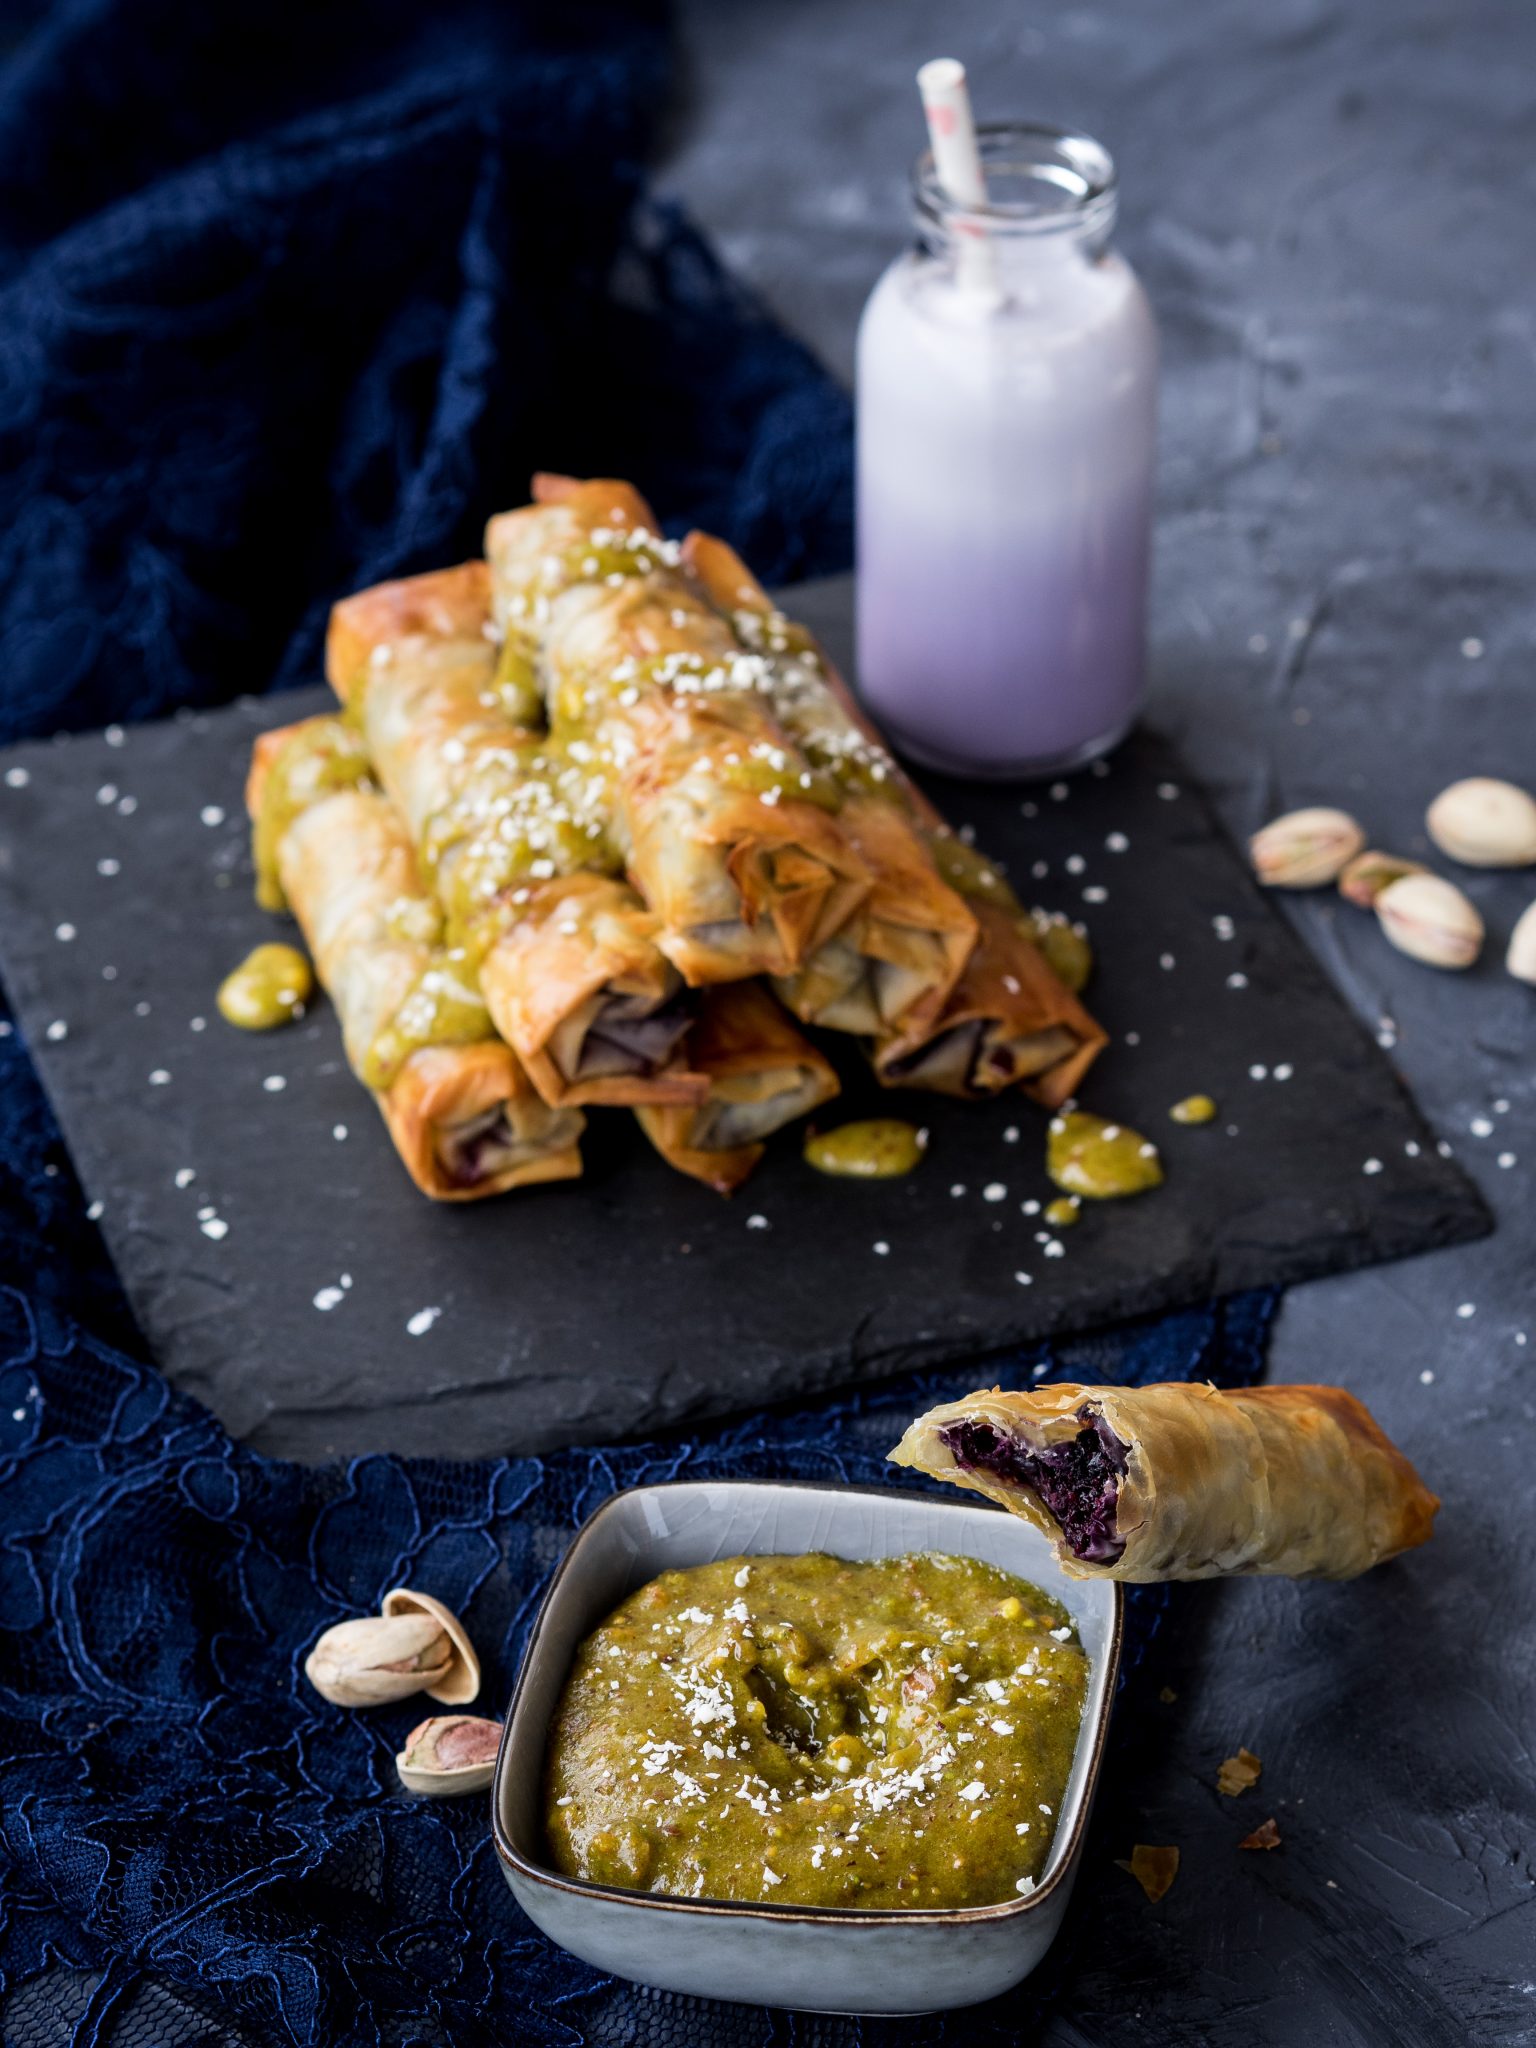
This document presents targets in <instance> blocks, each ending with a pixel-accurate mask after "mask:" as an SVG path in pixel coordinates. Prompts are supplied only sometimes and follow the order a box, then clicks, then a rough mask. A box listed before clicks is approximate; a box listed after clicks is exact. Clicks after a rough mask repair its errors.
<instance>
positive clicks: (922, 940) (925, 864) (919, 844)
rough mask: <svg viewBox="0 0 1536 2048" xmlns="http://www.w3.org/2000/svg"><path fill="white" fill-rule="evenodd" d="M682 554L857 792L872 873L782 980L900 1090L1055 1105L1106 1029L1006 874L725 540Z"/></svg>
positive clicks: (855, 818)
mask: <svg viewBox="0 0 1536 2048" xmlns="http://www.w3.org/2000/svg"><path fill="white" fill-rule="evenodd" d="M683 556H684V560H685V561H686V562H687V563H688V564H689V565H690V566H691V567H692V568H693V569H694V571H695V573H696V574H697V575H698V576H699V578H700V581H701V584H702V585H703V587H704V588H705V589H706V590H707V591H708V593H709V595H710V597H711V599H712V600H713V602H714V603H715V604H716V605H717V606H719V608H720V609H721V610H722V611H723V612H724V613H725V614H726V615H727V617H728V618H729V619H730V621H731V623H732V626H733V628H734V630H735V631H736V633H737V634H738V636H739V637H740V638H741V639H742V640H743V642H744V643H745V644H746V645H747V646H748V647H750V648H752V649H754V650H757V651H759V652H760V653H761V654H762V656H763V657H764V658H765V661H766V664H767V670H768V683H767V687H768V689H769V693H770V696H771V699H772V702H773V705H774V710H775V713H776V715H777V717H778V719H779V722H780V723H781V724H782V725H783V726H784V728H785V730H786V731H787V732H788V733H789V734H790V735H791V737H792V738H793V739H794V740H795V742H796V744H797V745H798V746H799V747H800V749H801V750H802V752H803V753H804V754H805V756H806V758H807V759H808V760H809V761H810V762H811V763H812V765H813V766H814V767H815V768H817V769H818V770H821V771H823V772H825V773H827V774H828V775H830V776H831V777H832V778H833V779H834V781H835V782H836V783H837V785H838V786H839V787H840V788H841V789H842V791H843V792H844V801H843V808H842V810H841V811H840V812H839V820H838V821H839V823H840V824H841V825H842V826H843V829H844V832H845V833H846V835H847V836H848V838H849V840H850V841H851V843H852V844H853V845H854V847H855V848H856V850H857V851H858V852H859V854H860V856H861V858H862V859H863V860H864V862H865V865H866V866H867V867H868V868H869V870H870V872H871V874H872V876H873V877H874V878H875V879H874V886H873V888H872V890H871V893H870V895H869V897H868V898H866V900H865V902H864V903H863V904H862V905H861V906H860V907H859V909H858V910H857V911H855V913H854V915H853V917H852V918H850V920H849V922H848V924H847V925H846V926H845V927H844V928H843V930H842V931H841V932H839V933H838V934H837V936H836V937H835V938H834V939H833V940H832V941H831V942H829V944H827V945H826V946H825V947H823V948H822V950H821V952H820V953H819V954H818V955H816V956H815V957H813V958H812V959H811V960H809V961H808V962H807V963H806V965H805V967H804V968H803V969H801V970H800V972H799V974H798V975H796V976H795V977H793V978H789V979H781V980H779V981H777V982H776V984H775V986H776V987H777V989H778V992H779V994H780V996H781V997H783V999H784V1000H785V1001H786V1002H787V1003H788V1004H789V1007H790V1008H791V1009H792V1010H793V1011H794V1012H795V1014H796V1016H798V1017H800V1018H801V1019H802V1020H803V1021H805V1022H807V1023H820V1024H827V1025H831V1026H833V1027H834V1028H837V1029H843V1030H854V1031H859V1032H862V1033H865V1034H866V1035H868V1036H870V1037H872V1038H873V1039H874V1041H875V1048H874V1059H875V1070H876V1072H877V1073H878V1074H879V1076H880V1078H881V1080H882V1081H885V1082H887V1083H888V1084H889V1085H890V1086H892V1087H901V1088H924V1089H930V1090H933V1091H935V1092H937V1093H940V1094H946V1095H962V1096H977V1095H991V1094H995V1093H997V1091H998V1090H1000V1089H1003V1088H1009V1087H1012V1086H1014V1085H1015V1084H1021V1085H1022V1086H1023V1087H1024V1088H1025V1090H1026V1092H1028V1093H1029V1094H1031V1095H1033V1096H1035V1097H1036V1099H1037V1100H1039V1101H1041V1102H1043V1103H1045V1104H1046V1105H1047V1106H1048V1107H1051V1108H1055V1107H1056V1106H1057V1104H1059V1103H1061V1102H1064V1101H1065V1100H1066V1099H1067V1097H1068V1096H1069V1095H1071V1094H1073V1093H1074V1092H1075V1090H1076V1089H1077V1087H1078V1084H1079V1083H1080V1082H1081V1080H1082V1078H1083V1076H1084V1074H1085V1073H1086V1072H1087V1070H1088V1068H1089V1067H1090V1066H1091V1065H1092V1063H1093V1061H1094V1060H1095V1059H1096V1058H1097V1056H1098V1054H1099V1052H1100V1050H1101V1049H1102V1047H1103V1046H1104V1044H1105V1042H1106V1041H1105V1035H1104V1033H1103V1031H1102V1030H1101V1029H1100V1027H1099V1026H1098V1024H1097V1023H1095V1021H1094V1020H1093V1018H1092V1017H1090V1016H1089V1014H1088V1012H1087V1011H1086V1010H1085V1009H1084V1008H1083V1006H1082V1004H1081V1003H1079V1002H1078V1001H1077V1000H1076V998H1075V997H1074V996H1072V995H1071V994H1070V993H1069V992H1068V991H1067V990H1066V989H1064V988H1063V987H1062V986H1061V984H1060V982H1059V981H1058V979H1057V977H1056V975H1055V974H1054V973H1053V972H1052V970H1051V968H1050V965H1049V963H1048V962H1047V961H1046V960H1045V959H1044V957H1043V955H1042V954H1041V953H1040V951H1039V949H1038V947H1037V945H1036V943H1035V940H1034V938H1033V937H1032V935H1031V932H1030V929H1029V926H1028V924H1027V922H1026V920H1025V914H1024V910H1023V907H1022V905H1020V903H1019V902H1018V900H1017V898H1016V897H1015V896H1014V894H1013V891H1012V890H1011V889H1010V888H1009V886H1008V884H1007V882H1006V881H1005V880H1004V879H1003V877H1002V875H1001V874H1000V873H999V871H998V870H997V869H996V868H994V867H993V866H992V865H991V863H990V862H988V861H987V860H985V859H984V858H983V857H982V856H981V855H979V854H977V853H975V852H973V851H972V849H970V848H969V847H967V846H966V845H965V844H964V843H963V842H962V841H961V840H959V839H958V838H957V837H956V836H955V835H954V833H952V832H951V831H950V829H949V827H948V826H947V825H946V824H945V822H944V820H943V819H942V818H941V817H940V815H939V813H938V812H937V811H936V810H935V808H934V806H933V804H932V803H931V802H930V801H929V799H928V798H927V797H926V796H925V795H924V793H923V792H922V791H921V790H920V789H919V788H918V787H917V785H916V784H915V783H914V782H913V781H912V780H911V779H910V778H909V777H908V776H907V775H906V774H905V773H904V772H903V771H902V769H901V768H900V767H899V765H898V764H897V763H896V761H895V760H894V759H893V758H892V756H891V755H890V754H889V753H888V752H887V751H886V749H885V747H884V746H883V745H882V744H881V741H880V736H879V734H878V733H877V732H876V731H875V729H874V727H873V725H872V724H871V723H870V722H869V720H868V718H867V717H866V715H865V713H864V712H863V710H862V708H861V707H860V705H859V704H858V703H857V701H856V700H855V698H854V696H853V694H852V692H851V691H850V690H849V688H848V685H847V683H846V682H845V681H844V680H843V678H842V677H841V676H840V675H839V674H838V673H837V671H836V670H835V669H834V668H833V667H832V665H831V663H830V662H828V661H827V659H826V656H825V655H824V653H823V652H822V650H821V649H820V648H819V647H818V646H817V644H816V642H815V639H814V637H813V636H812V635H811V634H810V633H808V632H807V631H806V629H805V628H804V627H803V626H800V625H797V624H796V623H795V622H794V621H793V620H791V619H788V618H786V617H785V615H784V614H783V613H782V612H781V611H780V610H779V609H778V608H777V607H776V606H775V605H774V603H773V601H772V599H771V598H770V597H769V596H768V594H767V592H766V591H765V590H764V589H763V587H762V585H761V584H760V583H758V582H757V580H756V578H755V577H754V576H753V575H752V573H751V571H750V570H749V569H748V568H747V567H746V565H745V563H744V562H742V560H741V559H740V557H739V556H738V555H736V554H735V553H734V551H733V550H732V549H730V548H729V547H727V546H726V544H725V543H724V542H723V541H720V540H715V539H713V538H711V537H710V536H709V535H707V534H698V533H695V534H690V535H689V536H688V539H687V540H686V541H685V542H684V543H683Z"/></svg>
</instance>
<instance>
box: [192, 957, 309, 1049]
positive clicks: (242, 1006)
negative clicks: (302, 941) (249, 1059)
mask: <svg viewBox="0 0 1536 2048" xmlns="http://www.w3.org/2000/svg"><path fill="white" fill-rule="evenodd" d="M314 986H315V977H314V974H313V972H312V971H311V969H310V965H309V962H308V961H307V960H306V959H305V957H304V955H303V954H302V953H301V952H300V951H299V950H298V948H297V947H296V946H257V947H256V948H255V949H254V950H253V951H252V952H249V953H247V954H246V956H245V958H244V959H243V960H242V961H241V962H240V965H239V966H238V967H237V968H236V969H235V970H234V972H233V973H232V974H227V975H225V977H224V979H223V980H222V981H221V982H220V983H219V992H218V994H217V995H216V996H215V997H214V1001H215V1002H216V1003H217V1004H218V1006H219V1015H220V1016H221V1017H222V1018H223V1019H224V1021H225V1022H226V1023H227V1024H234V1025H237V1026H238V1027H239V1029H240V1030H242V1031H275V1030H276V1029H277V1027H278V1025H280V1024H291V1023H292V1021H293V1019H294V1018H295V1017H297V1016H298V1015H299V1013H300V1011H301V1010H302V1009H303V1007H304V1005H305V1003H307V1002H308V1001H309V998H310V996H311V994H312V993H313V991H314Z"/></svg>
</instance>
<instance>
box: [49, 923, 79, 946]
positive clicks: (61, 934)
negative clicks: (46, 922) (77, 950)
mask: <svg viewBox="0 0 1536 2048" xmlns="http://www.w3.org/2000/svg"><path fill="white" fill-rule="evenodd" d="M53 936H54V937H55V938H56V939H57V940H58V941H59V944H60V945H61V946H67V945H68V944H69V942H70V940H71V939H72V938H74V937H75V936H76V932H75V927H74V926H73V925H72V924H56V925H55V926H54V928H53Z"/></svg>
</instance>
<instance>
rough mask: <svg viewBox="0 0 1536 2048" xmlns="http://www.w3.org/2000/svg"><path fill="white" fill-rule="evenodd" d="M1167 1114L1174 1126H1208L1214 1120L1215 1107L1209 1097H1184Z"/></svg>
mask: <svg viewBox="0 0 1536 2048" xmlns="http://www.w3.org/2000/svg"><path fill="white" fill-rule="evenodd" d="M1168 1114H1169V1115H1170V1116H1171V1117H1172V1118H1173V1121H1174V1122H1175V1123H1176V1124H1208V1123H1213V1122H1214V1121H1215V1119H1216V1105H1215V1103H1214V1102H1213V1101H1212V1100H1211V1098H1210V1096H1209V1095H1186V1096H1185V1097H1184V1099H1183V1101H1182V1102H1176V1103H1175V1104H1174V1105H1173V1107H1172V1109H1170V1110H1169V1112H1168Z"/></svg>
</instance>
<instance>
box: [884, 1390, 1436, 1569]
mask: <svg viewBox="0 0 1536 2048" xmlns="http://www.w3.org/2000/svg"><path fill="white" fill-rule="evenodd" d="M891 1457H892V1459H893V1460H894V1461H895V1462H896V1463H897V1464H898V1465H912V1466H915V1467H916V1468H917V1470H919V1471H920V1472H929V1473H932V1474H933V1475H934V1477H936V1478H939V1479H948V1480H952V1481H953V1482H954V1483H955V1484H956V1485H957V1486H968V1487H971V1488H973V1489H974V1490H975V1491H976V1492H977V1493H984V1494H986V1496H987V1497H988V1499H990V1500H995V1501H999V1502H1001V1504H1002V1505H1003V1506H1004V1507H1005V1508H1008V1509H1011V1510H1012V1512H1013V1513H1014V1514H1018V1515H1022V1516H1023V1517H1024V1518H1025V1519H1026V1520H1027V1521H1030V1522H1033V1523H1034V1525H1035V1527H1036V1528H1037V1529H1040V1530H1043V1531H1044V1533H1045V1534H1046V1535H1047V1536H1049V1537H1050V1538H1051V1539H1052V1541H1053V1542H1054V1543H1055V1545H1056V1554H1057V1557H1058V1558H1059V1559H1060V1561H1061V1565H1062V1569H1063V1570H1064V1571H1066V1572H1068V1573H1070V1574H1071V1575H1072V1576H1073V1577H1074V1578H1110V1579H1127V1580H1132V1581H1137V1582H1144V1581H1149V1580H1154V1579H1210V1578H1219V1577H1224V1576H1226V1575H1227V1574H1229V1573H1239V1572H1259V1573H1266V1574H1276V1575H1280V1576H1283V1577H1286V1578H1298V1579H1299V1578H1317V1579H1352V1578H1354V1577H1355V1576H1356V1575H1357V1574H1358V1573H1360V1572H1363V1571H1368V1570H1369V1569H1370V1567H1371V1566H1372V1565H1373V1564H1380V1563H1381V1562H1382V1560H1383V1559H1384V1558H1388V1557H1395V1556H1396V1555H1397V1553H1398V1552H1399V1551H1400V1550H1411V1549H1412V1548H1413V1547H1414V1546H1415V1545H1416V1544H1419V1543H1424V1542H1427V1541H1428V1539H1429V1535H1430V1531H1431V1527H1432V1524H1433V1522H1434V1516H1435V1510H1436V1508H1437V1507H1438V1506H1439V1505H1440V1503H1439V1502H1438V1501H1437V1500H1436V1498H1435V1496H1434V1495H1433V1494H1432V1493H1431V1492H1430V1491H1429V1489H1428V1487H1426V1486H1425V1485H1424V1483H1423V1482H1422V1480H1421V1479H1420V1478H1419V1475H1418V1474H1417V1472H1415V1471H1414V1469H1413V1467H1412V1465H1410V1464H1409V1462H1408V1460H1407V1459H1406V1458H1405V1457H1404V1456H1403V1455H1402V1453H1401V1452H1400V1451H1399V1450H1398V1449H1397V1448H1396V1447H1395V1446H1394V1445H1393V1444H1392V1443H1390V1442H1389V1441H1388V1439H1387V1438H1386V1437H1385V1436H1384V1435H1383V1434H1382V1432H1381V1430H1380V1429H1379V1428H1378V1427H1377V1425H1376V1423H1375V1422H1374V1421H1373V1420H1372V1418H1371V1416H1370V1415H1369V1414H1368V1413H1367V1411H1366V1410H1365V1409H1364V1408H1363V1407H1362V1406H1361V1404H1360V1403H1359V1402H1358V1401H1357V1400H1356V1399H1355V1397H1354V1395H1353V1394H1348V1393H1345V1391H1344V1390H1343V1388H1341V1387H1256V1388H1252V1389H1247V1390H1231V1391H1228V1390H1223V1389H1219V1388H1216V1387H1213V1386H1210V1385H1208V1384H1202V1383H1200V1382H1196V1381H1175V1382H1171V1383H1169V1384H1167V1385H1164V1386H1154V1387H1082V1386H1070V1385H1069V1386H1057V1387H1042V1388H1041V1389H1040V1390H1039V1391H1038V1392H1036V1393H1030V1394H1005V1393H1002V1392H1001V1391H999V1389H997V1388H996V1387H994V1388H993V1389H992V1390H991V1392H990V1393H979V1394H971V1395H969V1396H968V1397H967V1398H966V1399H965V1400H963V1401H952V1402H950V1403H949V1405H948V1406H946V1407H942V1408H933V1409H930V1411H929V1412H928V1413H927V1414H926V1415H923V1416H920V1417H919V1418H918V1420H917V1421H916V1422H914V1423H913V1424H912V1427H911V1428H910V1429H909V1430H908V1431H907V1433H906V1435H905V1436H904V1437H903V1438H902V1440H901V1442H900V1443H899V1444H898V1445H897V1446H896V1448H895V1450H894V1451H892V1452H891Z"/></svg>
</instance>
